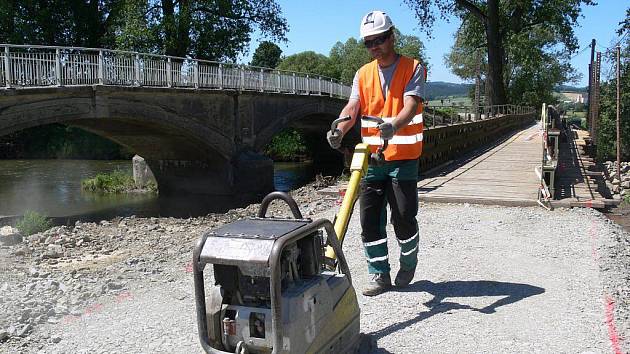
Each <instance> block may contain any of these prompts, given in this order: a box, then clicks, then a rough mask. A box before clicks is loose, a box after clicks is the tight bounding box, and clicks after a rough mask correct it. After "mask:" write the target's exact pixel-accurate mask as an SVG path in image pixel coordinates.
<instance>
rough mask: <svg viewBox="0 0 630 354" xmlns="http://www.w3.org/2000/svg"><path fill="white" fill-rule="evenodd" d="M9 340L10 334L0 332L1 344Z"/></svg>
mask: <svg viewBox="0 0 630 354" xmlns="http://www.w3.org/2000/svg"><path fill="white" fill-rule="evenodd" d="M7 339H9V332H7V331H0V342H4V341H5V340H7Z"/></svg>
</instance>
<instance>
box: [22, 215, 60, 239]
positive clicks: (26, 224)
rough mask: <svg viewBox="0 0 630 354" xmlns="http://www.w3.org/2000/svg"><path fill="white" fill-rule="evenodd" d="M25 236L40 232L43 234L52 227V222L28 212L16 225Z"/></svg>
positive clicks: (42, 216)
mask: <svg viewBox="0 0 630 354" xmlns="http://www.w3.org/2000/svg"><path fill="white" fill-rule="evenodd" d="M15 227H17V229H18V230H20V233H21V234H22V235H23V236H30V235H32V234H36V233H38V232H43V231H46V230H48V229H50V228H51V227H52V223H51V222H50V220H49V219H48V218H47V217H45V216H44V215H41V214H39V213H37V212H34V211H30V210H28V211H26V213H24V216H23V217H22V219H21V220H19V221H18V222H17V224H16V225H15Z"/></svg>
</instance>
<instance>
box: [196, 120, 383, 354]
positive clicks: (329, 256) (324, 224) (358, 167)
mask: <svg viewBox="0 0 630 354" xmlns="http://www.w3.org/2000/svg"><path fill="white" fill-rule="evenodd" d="M347 119H349V117H344V118H340V119H338V120H336V121H335V122H333V126H332V128H333V129H334V128H336V125H337V124H338V123H339V122H340V121H343V120H347ZM368 119H373V118H368ZM384 147H386V145H384V146H383V147H381V149H379V153H378V154H376V153H375V154H372V156H371V157H370V156H369V147H368V146H367V145H366V144H359V145H357V147H356V148H355V153H354V155H353V158H352V162H351V166H350V170H351V173H352V175H351V178H350V182H349V184H348V190H347V191H346V194H345V197H344V200H343V202H342V205H341V209H340V212H339V214H338V215H337V216H336V217H335V221H334V225H333V223H331V222H330V221H329V220H326V219H318V220H311V219H307V218H303V217H302V214H301V213H300V210H299V208H298V206H297V204H296V202H295V201H294V200H293V199H292V198H291V197H290V196H289V195H288V194H286V193H283V192H273V193H271V194H269V195H267V196H266V197H265V199H263V201H262V203H261V205H260V210H259V212H258V215H257V217H251V218H246V219H241V220H238V221H235V222H232V223H229V224H226V225H223V226H221V227H218V228H216V229H214V230H211V231H208V232H206V233H205V234H204V235H203V236H202V237H201V239H200V240H199V241H198V243H197V245H196V247H195V250H194V254H193V275H194V285H195V302H196V310H197V326H198V331H199V339H200V342H201V346H202V347H203V349H204V350H205V351H206V352H207V353H239V354H243V353H357V352H367V351H368V350H369V346H370V342H369V339H367V338H364V337H363V336H361V335H360V321H359V317H360V310H359V305H358V303H357V297H356V293H355V290H354V287H353V286H352V279H351V277H350V271H349V269H348V263H347V262H346V258H345V256H344V254H343V250H342V247H341V245H342V242H343V237H344V235H345V232H346V229H347V226H348V222H349V220H350V216H351V215H352V209H353V207H354V204H355V202H356V200H357V197H358V185H359V181H360V177H361V176H362V175H363V174H365V171H366V170H367V164H368V158H373V159H376V160H377V162H378V160H379V159H381V161H382V150H383V149H384ZM276 199H281V200H283V201H284V202H286V203H287V204H288V206H289V208H290V209H291V212H292V214H293V218H274V217H266V214H267V209H268V206H269V203H271V201H273V200H276ZM324 231H325V234H326V238H325V239H324ZM210 264H211V265H212V266H213V272H214V284H212V285H210V284H205V281H204V279H205V278H204V269H205V267H206V266H207V265H210Z"/></svg>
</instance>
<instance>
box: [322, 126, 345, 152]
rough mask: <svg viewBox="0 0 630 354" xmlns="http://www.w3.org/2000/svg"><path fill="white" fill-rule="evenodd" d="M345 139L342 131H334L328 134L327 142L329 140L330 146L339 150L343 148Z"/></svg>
mask: <svg viewBox="0 0 630 354" xmlns="http://www.w3.org/2000/svg"><path fill="white" fill-rule="evenodd" d="M342 139H343V132H342V131H341V130H340V129H335V130H334V131H332V130H329V131H328V133H326V140H328V145H330V147H331V148H333V149H339V148H340V147H341V140H342Z"/></svg>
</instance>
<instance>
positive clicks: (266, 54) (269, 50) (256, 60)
mask: <svg viewBox="0 0 630 354" xmlns="http://www.w3.org/2000/svg"><path fill="white" fill-rule="evenodd" d="M281 55H282V49H280V47H278V46H277V45H276V44H275V43H273V42H269V41H262V42H260V44H259V45H258V48H256V51H255V52H254V56H253V57H252V61H251V63H249V65H252V66H260V67H263V68H275V67H276V66H278V63H279V62H280V56H281Z"/></svg>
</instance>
